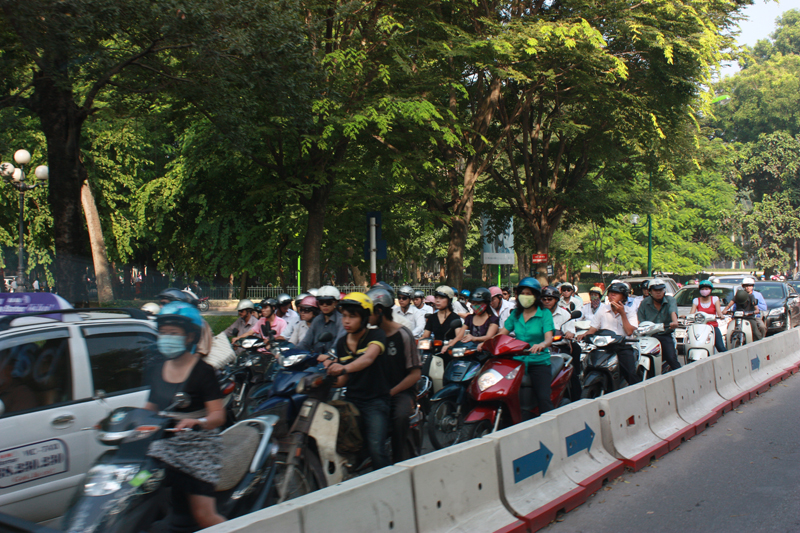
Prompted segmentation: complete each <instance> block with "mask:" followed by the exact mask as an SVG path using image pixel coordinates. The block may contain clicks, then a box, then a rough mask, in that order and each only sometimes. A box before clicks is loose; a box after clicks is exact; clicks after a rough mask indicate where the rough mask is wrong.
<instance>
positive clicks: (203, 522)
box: [145, 302, 225, 528]
mask: <svg viewBox="0 0 800 533" xmlns="http://www.w3.org/2000/svg"><path fill="white" fill-rule="evenodd" d="M156 322H157V324H158V343H157V347H158V351H159V352H160V353H161V355H162V356H163V359H159V360H158V361H157V362H155V363H153V364H152V365H150V366H149V367H148V368H147V370H146V371H145V382H146V383H147V384H148V385H149V386H150V396H149V398H148V400H147V404H146V406H145V408H146V409H150V410H152V411H161V410H164V409H166V408H167V407H168V406H169V405H170V404H171V403H172V398H173V397H174V395H175V394H176V393H177V392H183V393H185V394H188V395H189V398H190V400H191V401H190V404H189V405H188V406H187V407H184V408H176V409H174V411H175V412H177V413H195V412H203V411H204V412H205V414H204V415H203V416H200V417H192V418H188V417H187V418H183V419H181V420H180V421H179V422H178V423H177V425H176V426H175V429H178V430H180V429H184V428H189V429H191V428H195V427H199V429H200V430H201V431H200V432H199V433H197V432H189V433H176V434H175V435H174V436H173V437H172V438H170V439H162V440H158V441H156V442H154V443H152V444H151V446H150V448H149V449H148V451H147V454H148V455H150V456H152V457H156V458H158V459H160V460H162V461H164V462H165V463H166V464H167V465H168V468H167V476H168V479H170V481H171V484H172V502H173V506H174V507H173V508H175V509H178V510H188V511H190V512H191V514H192V516H193V517H194V519H195V521H196V522H197V524H198V525H199V526H200V527H201V528H206V527H211V526H212V525H214V524H219V523H221V522H224V521H225V519H224V518H223V517H222V516H220V515H219V514H218V513H217V502H216V498H215V495H216V492H215V489H214V486H215V485H216V483H217V482H218V481H219V475H220V474H219V465H220V464H222V441H221V439H220V437H219V434H218V431H216V429H217V428H219V427H220V426H221V425H222V424H224V423H225V410H224V408H223V406H222V400H221V397H222V393H221V392H220V390H219V384H218V383H217V377H216V374H215V373H214V369H213V368H212V367H211V366H210V365H208V364H207V363H206V362H204V361H203V360H202V359H201V358H200V357H199V356H198V354H197V353H196V349H197V340H198V339H199V338H200V332H201V328H202V318H201V317H200V312H199V311H198V310H197V309H195V308H194V307H193V306H191V305H189V304H187V303H185V302H171V303H168V304H167V305H165V306H164V308H163V309H162V310H161V312H160V313H159V315H158V317H157V318H156ZM187 506H188V509H187Z"/></svg>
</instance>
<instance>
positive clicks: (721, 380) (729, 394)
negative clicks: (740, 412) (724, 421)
mask: <svg viewBox="0 0 800 533" xmlns="http://www.w3.org/2000/svg"><path fill="white" fill-rule="evenodd" d="M710 360H711V364H712V365H714V378H715V380H716V386H717V394H719V395H720V396H722V397H723V398H725V399H726V400H730V402H731V408H732V409H735V408H737V407H739V406H740V405H742V404H743V403H744V402H746V401H747V400H748V399H749V398H750V393H749V392H748V391H746V390H744V389H742V388H741V387H740V386H739V385H737V383H736V380H735V379H734V377H733V361H732V360H731V356H730V354H729V353H727V352H725V353H721V354H718V355H715V356H714V357H711V358H710Z"/></svg>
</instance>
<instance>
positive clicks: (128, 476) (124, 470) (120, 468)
mask: <svg viewBox="0 0 800 533" xmlns="http://www.w3.org/2000/svg"><path fill="white" fill-rule="evenodd" d="M138 472H139V466H138V465H96V466H93V467H92V469H91V470H89V473H88V474H86V481H85V482H84V484H83V492H85V493H86V495H87V496H107V495H108V494H113V493H114V492H117V491H118V490H119V489H121V488H122V485H123V484H124V483H127V482H129V481H130V480H132V479H133V477H134V476H135V475H136V474H137V473H138Z"/></svg>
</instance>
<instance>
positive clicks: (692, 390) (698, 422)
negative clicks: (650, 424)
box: [669, 360, 729, 432]
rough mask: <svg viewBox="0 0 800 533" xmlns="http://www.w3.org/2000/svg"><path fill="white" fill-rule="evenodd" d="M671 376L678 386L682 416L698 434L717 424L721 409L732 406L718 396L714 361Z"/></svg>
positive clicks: (677, 393)
mask: <svg viewBox="0 0 800 533" xmlns="http://www.w3.org/2000/svg"><path fill="white" fill-rule="evenodd" d="M669 375H670V376H672V380H673V383H675V401H676V403H677V406H678V414H679V415H680V416H681V418H683V419H684V420H686V421H687V422H688V423H690V424H694V425H695V428H696V430H697V431H698V432H699V431H702V430H703V429H705V427H707V426H708V425H710V424H712V423H713V422H715V421H716V420H717V419H718V418H719V416H720V413H718V412H717V410H718V409H720V408H721V407H722V406H723V405H724V404H725V403H729V402H728V401H727V400H725V399H724V398H723V397H722V396H720V395H719V394H717V387H716V383H715V379H714V363H713V362H712V361H710V360H705V361H699V362H696V363H692V364H690V365H686V366H685V367H683V368H681V369H680V370H677V371H675V372H670V374H669Z"/></svg>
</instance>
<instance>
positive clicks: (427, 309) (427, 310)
mask: <svg viewBox="0 0 800 533" xmlns="http://www.w3.org/2000/svg"><path fill="white" fill-rule="evenodd" d="M412 301H413V302H414V307H416V308H417V309H419V310H420V311H421V312H422V318H425V315H431V314H433V307H431V306H430V305H428V304H426V303H425V293H424V292H422V291H414V299H413V300H412Z"/></svg>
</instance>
